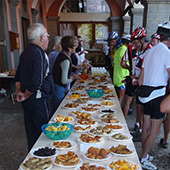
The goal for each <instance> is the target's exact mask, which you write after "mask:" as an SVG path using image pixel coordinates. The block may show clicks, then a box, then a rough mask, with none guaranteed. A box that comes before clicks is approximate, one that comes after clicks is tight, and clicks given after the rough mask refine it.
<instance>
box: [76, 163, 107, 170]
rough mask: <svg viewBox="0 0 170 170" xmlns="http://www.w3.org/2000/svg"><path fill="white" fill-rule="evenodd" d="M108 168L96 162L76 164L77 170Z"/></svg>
mask: <svg viewBox="0 0 170 170" xmlns="http://www.w3.org/2000/svg"><path fill="white" fill-rule="evenodd" d="M82 169H84V170H107V168H106V167H105V166H104V165H100V164H95V163H89V162H88V163H83V165H79V166H76V168H75V170H82Z"/></svg>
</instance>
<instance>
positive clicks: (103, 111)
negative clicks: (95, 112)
mask: <svg viewBox="0 0 170 170" xmlns="http://www.w3.org/2000/svg"><path fill="white" fill-rule="evenodd" d="M116 112H117V111H116V110H114V109H101V110H100V113H102V114H103V113H107V114H108V113H116Z"/></svg>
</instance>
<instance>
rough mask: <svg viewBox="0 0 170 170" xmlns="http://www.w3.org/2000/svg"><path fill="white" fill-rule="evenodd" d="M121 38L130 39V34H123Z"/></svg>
mask: <svg viewBox="0 0 170 170" xmlns="http://www.w3.org/2000/svg"><path fill="white" fill-rule="evenodd" d="M122 39H124V40H128V41H131V35H130V34H126V35H123V36H122Z"/></svg>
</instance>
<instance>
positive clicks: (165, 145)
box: [159, 138, 169, 149]
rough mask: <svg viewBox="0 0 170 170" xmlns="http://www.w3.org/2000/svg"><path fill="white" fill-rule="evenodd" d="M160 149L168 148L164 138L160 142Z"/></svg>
mask: <svg viewBox="0 0 170 170" xmlns="http://www.w3.org/2000/svg"><path fill="white" fill-rule="evenodd" d="M159 144H160V147H162V148H165V149H166V148H168V145H169V144H168V143H167V142H165V139H164V138H162V139H161V140H160V143H159Z"/></svg>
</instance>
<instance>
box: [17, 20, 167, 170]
mask: <svg viewBox="0 0 170 170" xmlns="http://www.w3.org/2000/svg"><path fill="white" fill-rule="evenodd" d="M27 35H28V40H29V41H30V45H29V47H28V48H27V49H25V50H24V51H23V52H22V54H21V55H20V61H19V66H18V68H17V72H16V76H15V81H16V94H17V101H18V102H21V103H22V107H23V110H24V120H25V128H26V135H27V141H28V149H29V150H30V149H31V148H32V146H33V145H34V143H35V141H36V140H37V139H38V137H39V135H40V134H41V126H42V125H43V124H45V123H47V122H48V121H49V120H50V118H51V117H52V115H53V114H54V112H55V111H56V109H57V108H58V106H59V105H60V103H61V102H62V100H63V99H64V97H65V95H66V93H67V92H68V90H69V89H70V86H71V85H72V84H73V82H74V81H75V80H76V79H78V76H77V75H78V74H82V72H83V71H84V68H85V67H84V65H86V67H88V66H89V63H88V61H87V60H86V58H85V53H86V51H85V50H84V49H83V39H82V37H81V36H78V37H74V36H69V35H68V36H64V37H60V36H56V37H54V38H53V40H52V49H51V51H50V53H49V55H47V54H46V52H45V51H46V49H47V48H48V45H49V39H48V37H49V34H48V32H47V30H46V28H45V27H44V26H43V25H42V24H40V23H34V24H32V25H31V26H30V27H29V28H28V32H27ZM146 37H147V30H146V29H145V28H144V27H138V28H136V29H135V30H134V32H132V34H131V35H130V34H127V33H123V34H122V35H121V36H120V37H119V35H118V33H117V32H116V31H112V32H111V33H110V34H109V37H108V44H107V45H106V46H105V47H104V48H103V56H104V58H105V68H106V69H107V70H108V72H109V73H110V76H111V78H112V80H113V84H114V85H115V88H116V92H117V95H118V99H119V102H120V105H121V106H122V108H123V113H124V116H125V118H127V116H128V112H129V110H130V108H131V104H132V102H133V101H135V102H136V113H137V114H136V123H135V125H134V131H135V132H134V133H132V136H133V140H134V142H139V141H141V143H142V154H141V156H140V160H141V165H142V167H143V168H145V169H151V170H153V169H157V167H156V166H155V165H154V164H153V163H152V160H153V156H151V155H149V151H150V149H151V147H152V145H153V143H154V141H155V139H156V137H157V135H158V134H159V131H160V127H161V124H162V122H163V121H164V133H165V134H164V138H162V139H161V141H160V146H162V147H164V148H167V147H168V135H169V132H170V115H169V114H165V112H166V113H168V112H170V107H169V106H170V104H169V103H170V95H168V97H166V95H167V94H168V91H169V89H168V86H167V84H168V79H169V77H170V50H169V48H170V22H165V23H162V24H160V25H158V29H157V32H156V33H154V34H153V35H152V36H151V43H149V42H148V41H147V40H146ZM83 73H85V74H86V73H87V70H86V71H85V72H83ZM165 97H166V98H165ZM49 101H50V104H49Z"/></svg>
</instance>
